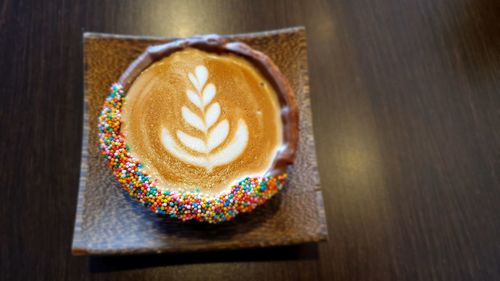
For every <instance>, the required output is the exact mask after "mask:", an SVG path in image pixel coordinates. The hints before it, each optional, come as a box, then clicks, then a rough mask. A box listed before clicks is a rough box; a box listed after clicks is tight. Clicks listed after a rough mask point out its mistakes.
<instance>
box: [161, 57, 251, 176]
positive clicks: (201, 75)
mask: <svg viewBox="0 0 500 281" xmlns="http://www.w3.org/2000/svg"><path fill="white" fill-rule="evenodd" d="M188 77H189V80H190V81H191V83H192V85H193V87H194V88H195V89H196V92H194V91H193V90H191V89H187V90H186V95H187V97H188V99H189V101H190V102H191V103H192V104H193V105H195V106H196V107H197V109H198V111H199V113H201V116H199V115H198V114H197V113H194V112H193V111H191V110H190V109H189V108H188V107H187V106H183V107H182V109H181V112H182V118H183V119H184V121H185V122H186V123H187V124H189V125H190V126H192V127H194V128H196V129H197V130H199V131H200V132H201V133H202V134H203V137H202V138H198V137H195V136H192V135H189V134H188V133H185V132H184V131H181V130H178V131H177V138H178V139H179V141H180V142H181V143H182V144H183V145H184V146H185V147H187V148H190V149H191V150H193V151H196V152H199V153H201V154H202V155H200V156H196V155H193V154H191V153H189V152H187V151H186V150H185V149H183V148H182V147H179V145H178V144H177V142H176V141H175V139H174V138H173V137H172V136H171V135H170V132H169V130H168V129H167V128H163V130H162V133H161V140H162V143H163V145H164V146H165V148H166V149H167V150H168V151H169V152H170V153H172V154H173V155H174V156H175V157H177V158H178V159H179V160H181V161H184V162H186V163H188V164H192V165H195V166H199V167H204V168H205V169H207V170H208V171H211V170H212V168H213V167H217V166H221V165H225V164H228V163H231V162H232V161H233V160H235V159H236V158H238V157H239V156H240V155H241V153H242V152H243V151H244V150H245V148H246V146H247V143H248V128H247V124H246V123H245V121H244V120H242V119H239V120H238V127H237V128H236V133H235V135H234V138H233V139H232V140H231V141H230V142H229V144H227V146H226V147H225V148H224V149H222V150H220V151H219V152H217V153H214V154H212V151H213V150H214V149H215V148H217V147H218V146H220V145H221V144H222V142H224V140H226V138H227V137H228V134H229V130H230V128H229V122H228V121H227V119H224V120H222V121H220V122H218V119H219V117H220V113H221V107H220V105H219V103H218V102H214V103H212V104H210V102H211V101H212V100H213V99H214V97H215V95H216V91H217V90H216V87H215V86H214V84H212V83H209V84H206V82H207V78H208V70H207V68H206V67H205V66H204V65H199V66H197V67H196V71H195V74H192V73H189V75H188Z"/></svg>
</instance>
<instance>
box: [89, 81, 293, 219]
mask: <svg viewBox="0 0 500 281" xmlns="http://www.w3.org/2000/svg"><path fill="white" fill-rule="evenodd" d="M125 95H126V94H125V92H124V91H123V87H122V86H121V85H120V84H113V86H112V87H111V90H110V93H109V95H108V96H107V98H106V101H105V102H104V106H103V109H102V111H101V114H100V116H99V123H98V128H99V142H100V149H101V152H102V154H103V155H104V158H105V159H106V160H107V161H108V165H109V167H110V168H111V169H112V170H113V174H114V175H115V177H116V179H117V180H118V182H119V183H120V184H121V185H122V187H123V188H124V189H125V191H127V192H128V194H129V195H130V196H131V197H132V198H134V199H136V200H137V201H139V202H141V203H142V204H143V205H144V206H146V207H147V208H149V209H150V210H151V211H153V212H155V213H157V214H160V215H165V216H169V217H172V218H178V219H181V220H183V221H187V220H192V219H195V220H197V221H200V222H208V223H219V222H223V221H228V220H231V219H233V218H234V217H235V216H236V215H237V214H239V213H247V212H250V211H252V210H253V209H255V207H257V206H258V205H261V204H262V203H264V202H266V201H267V200H268V199H269V198H271V197H272V196H273V195H274V194H276V193H277V192H278V191H280V190H281V189H282V188H283V187H284V185H285V182H286V178H287V174H286V173H284V174H281V175H278V176H275V177H258V178H250V177H247V178H244V179H243V180H241V181H240V182H239V183H238V184H235V185H233V186H232V187H231V190H230V191H228V192H226V193H222V194H221V195H219V196H218V197H215V198H214V197H208V196H207V195H204V194H202V193H193V192H174V191H161V190H160V189H159V188H158V187H157V185H156V184H155V183H157V181H156V180H154V179H152V178H151V177H150V176H149V175H148V174H147V173H146V172H145V171H144V169H142V164H141V163H140V162H139V161H137V159H134V157H132V155H131V154H130V152H129V148H128V146H127V144H126V143H125V137H124V135H123V134H122V133H121V131H120V128H121V123H122V120H121V114H120V111H121V107H122V104H123V101H124V98H125Z"/></svg>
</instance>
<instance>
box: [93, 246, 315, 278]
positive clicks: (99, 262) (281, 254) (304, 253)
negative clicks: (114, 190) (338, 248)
mask: <svg viewBox="0 0 500 281" xmlns="http://www.w3.org/2000/svg"><path fill="white" fill-rule="evenodd" d="M314 259H318V245H317V244H315V243H309V244H300V245H292V246H285V247H271V248H263V249H243V250H223V251H210V252H208V251H207V252H192V253H172V254H159V255H135V256H104V257H89V270H90V272H94V273H97V272H110V271H123V270H131V269H141V268H149V267H160V266H170V265H180V264H200V263H224V262H249V261H254V262H265V261H282V260H284V261H291V260H314Z"/></svg>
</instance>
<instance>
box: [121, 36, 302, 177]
mask: <svg viewBox="0 0 500 281" xmlns="http://www.w3.org/2000/svg"><path fill="white" fill-rule="evenodd" d="M185 48H196V49H200V50H204V51H206V52H214V53H219V54H224V53H232V54H235V55H238V56H241V57H243V58H245V59H247V60H248V61H249V62H251V63H252V64H253V65H254V66H255V67H256V68H257V69H258V70H259V71H260V72H261V73H262V75H263V76H264V77H265V78H266V79H267V80H268V81H269V83H270V84H271V85H272V86H273V88H274V90H275V92H276V93H277V95H278V100H279V103H280V108H281V119H282V122H283V144H282V147H281V149H280V150H279V151H278V153H277V154H276V157H275V158H274V161H273V164H272V166H271V168H270V169H269V171H268V172H267V173H266V175H270V176H274V175H278V174H281V173H283V172H286V169H287V166H288V165H290V164H292V163H293V161H294V159H295V153H296V150H297V145H298V136H299V134H298V130H299V127H298V119H299V116H298V110H297V102H296V100H295V95H294V93H293V90H292V88H291V86H290V84H289V82H288V80H287V79H286V77H285V76H284V75H283V74H282V73H281V72H280V71H279V69H278V67H277V66H276V65H275V64H274V63H273V62H272V61H271V59H270V58H269V57H267V56H266V55H265V54H263V53H262V52H259V51H256V50H254V49H252V48H250V47H249V46H248V45H246V44H244V43H241V42H231V41H229V40H227V39H226V38H224V37H222V36H219V35H205V36H196V37H191V38H187V39H179V40H176V41H173V42H170V43H166V44H162V45H155V46H150V47H148V48H147V49H146V51H145V52H144V53H142V54H141V55H140V56H139V57H138V58H137V59H136V60H135V61H133V62H132V64H130V66H129V67H128V68H127V69H126V70H125V72H124V73H123V74H122V75H121V77H120V79H119V80H118V83H120V84H121V85H122V86H123V88H124V90H125V92H127V91H128V89H129V88H130V86H131V85H132V83H133V82H134V80H135V79H136V78H137V77H138V76H139V75H140V74H141V73H142V71H144V70H145V69H146V68H148V67H149V66H150V65H151V64H153V63H154V62H156V61H158V60H161V59H162V58H164V57H167V56H169V55H170V54H172V53H174V52H177V51H180V50H183V49H185Z"/></svg>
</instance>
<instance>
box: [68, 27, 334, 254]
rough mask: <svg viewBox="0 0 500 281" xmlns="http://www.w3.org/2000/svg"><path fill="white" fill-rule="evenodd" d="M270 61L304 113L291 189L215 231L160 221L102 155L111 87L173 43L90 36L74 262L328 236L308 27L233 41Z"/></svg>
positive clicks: (236, 37) (192, 224) (86, 45)
mask: <svg viewBox="0 0 500 281" xmlns="http://www.w3.org/2000/svg"><path fill="white" fill-rule="evenodd" d="M227 37H228V38H230V39H233V40H237V41H242V42H245V43H247V44H248V45H250V46H251V47H253V48H255V49H257V50H260V51H262V52H264V53H266V54H267V55H268V56H269V57H270V58H271V59H272V60H273V61H274V62H275V63H276V64H277V65H278V67H279V68H280V69H281V71H282V72H283V73H284V74H285V75H286V76H287V77H288V79H289V80H290V82H291V84H292V87H293V89H294V90H295V94H296V95H297V99H298V105H299V109H300V139H299V149H298V153H297V159H296V160H295V164H294V166H293V167H291V168H290V181H289V185H288V186H287V187H286V188H285V189H284V190H283V191H282V192H281V193H280V194H278V195H276V196H275V197H274V198H272V199H271V200H270V201H269V202H267V203H265V204H264V205H262V206H259V207H258V208H257V209H256V210H255V211H254V212H253V213H251V214H242V215H239V216H238V217H236V218H235V219H234V220H233V221H230V222H227V223H223V224H219V225H208V224H201V223H197V222H187V223H182V222H180V221H177V220H171V219H165V218H162V217H159V216H157V215H155V214H153V213H152V212H150V211H149V210H147V209H146V208H145V207H143V206H141V205H140V204H139V203H137V202H135V201H132V200H131V199H129V198H128V197H127V195H126V194H125V192H123V191H122V189H121V188H120V186H119V184H118V182H117V181H115V179H114V178H113V175H112V174H111V171H110V169H108V167H107V166H106V163H105V160H104V159H103V157H102V156H101V155H100V153H99V149H98V136H97V116H98V114H99V112H100V110H101V106H102V104H103V102H104V98H105V96H106V95H107V94H108V91H109V87H110V85H111V84H112V83H113V82H115V81H117V79H118V77H119V76H120V74H121V73H122V72H123V71H124V70H125V68H126V67H127V66H128V65H129V64H130V63H131V62H132V61H133V60H134V59H135V58H136V57H137V56H138V55H139V54H141V53H142V52H143V50H144V49H145V48H146V47H147V46H149V45H153V44H158V43H164V42H168V41H171V40H174V39H165V38H151V37H135V36H120V35H111V34H101V33H85V34H84V62H85V94H84V96H85V102H84V126H83V142H82V159H81V172H80V186H79V193H78V206H77V211H76V221H75V228H74V235H73V245H72V252H73V254H74V255H115V254H136V253H162V252H176V251H198V250H214V249H231V248H249V247H265V246H277V245H290V244H297V243H305V242H314V241H321V240H324V239H325V238H326V236H327V230H326V222H325V214H324V208H323V198H322V195H321V190H320V185H319V176H318V171H317V163H316V154H315V147H314V138H313V130H312V119H311V107H310V100H309V85H308V76H307V49H306V37H305V30H304V28H302V27H295V28H288V29H281V30H275V31H266V32H259V33H248V34H237V35H227Z"/></svg>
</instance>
